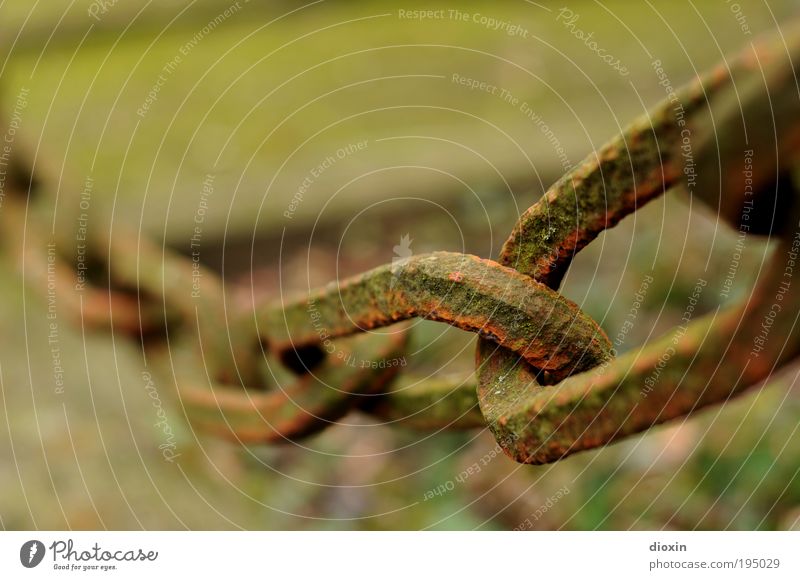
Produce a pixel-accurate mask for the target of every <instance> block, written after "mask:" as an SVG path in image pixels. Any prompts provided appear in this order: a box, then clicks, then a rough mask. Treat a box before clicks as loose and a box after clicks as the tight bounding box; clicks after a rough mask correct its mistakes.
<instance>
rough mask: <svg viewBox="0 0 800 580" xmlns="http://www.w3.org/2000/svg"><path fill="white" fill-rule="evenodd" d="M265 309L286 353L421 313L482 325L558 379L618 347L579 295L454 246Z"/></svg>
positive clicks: (275, 342) (266, 322)
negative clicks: (452, 250)
mask: <svg viewBox="0 0 800 580" xmlns="http://www.w3.org/2000/svg"><path fill="white" fill-rule="evenodd" d="M454 274H455V276H454ZM257 314H258V321H259V324H260V325H261V326H262V327H263V328H268V329H270V337H269V341H268V345H269V347H270V348H271V349H272V350H274V351H276V352H278V353H281V352H284V351H286V350H291V349H301V348H303V347H306V346H308V345H322V346H323V347H325V342H326V341H327V340H330V339H332V338H336V337H340V336H347V335H350V334H354V333H357V332H363V331H365V330H370V329H374V328H379V327H384V326H388V325H390V324H393V323H395V322H398V321H400V320H407V319H409V318H413V317H423V318H427V319H430V320H436V321H439V322H445V323H447V324H450V325H452V326H455V327H458V328H461V329H463V330H468V331H471V332H475V333H476V334H478V335H479V336H482V337H484V338H486V339H488V340H491V341H493V342H495V343H497V344H500V345H503V346H504V347H506V348H508V349H509V350H510V351H512V352H514V353H516V354H518V355H519V356H521V357H523V358H524V359H525V360H526V361H527V362H528V363H529V364H530V365H532V366H533V367H535V368H537V369H540V370H544V371H548V373H549V374H550V375H552V376H553V377H555V378H557V379H558V378H563V377H566V376H568V375H569V374H571V373H573V372H576V371H580V370H583V369H588V368H591V367H593V366H595V365H597V364H599V363H601V362H603V361H605V360H607V359H608V358H609V356H610V353H611V343H610V341H609V340H608V337H606V335H605V333H604V332H603V331H602V330H601V329H600V327H599V326H598V325H597V323H595V322H594V321H593V320H592V319H591V318H589V317H588V316H586V315H585V314H583V313H582V312H581V311H580V309H579V308H578V307H577V306H576V305H575V304H574V303H573V302H571V301H569V300H567V299H566V298H564V297H563V296H561V295H559V294H558V293H557V292H555V291H553V290H551V289H550V288H547V287H546V286H544V285H543V284H540V283H538V282H536V281H534V280H533V279H531V278H530V277H528V276H523V275H521V274H519V273H518V272H516V271H515V270H513V269H511V268H506V267H503V266H500V265H499V264H497V263H496V262H493V261H491V260H484V259H481V258H477V257H475V256H470V255H464V254H455V253H450V252H435V253H432V254H425V255H421V256H414V257H412V258H407V259H405V260H402V261H398V262H397V263H395V264H393V265H390V266H381V267H379V268H376V269H374V270H371V271H369V272H366V273H364V274H361V275H359V276H356V277H354V278H350V279H348V280H344V281H342V282H339V283H333V284H331V285H329V286H327V287H325V288H322V289H320V290H317V291H315V292H312V293H311V294H310V295H309V296H308V297H303V298H301V299H298V300H296V301H293V302H288V303H286V304H277V305H274V304H271V305H267V306H266V307H263V308H261V309H259V310H258V312H257ZM281 328H283V329H284V330H285V332H284V333H280V334H279V332H278V329H281Z"/></svg>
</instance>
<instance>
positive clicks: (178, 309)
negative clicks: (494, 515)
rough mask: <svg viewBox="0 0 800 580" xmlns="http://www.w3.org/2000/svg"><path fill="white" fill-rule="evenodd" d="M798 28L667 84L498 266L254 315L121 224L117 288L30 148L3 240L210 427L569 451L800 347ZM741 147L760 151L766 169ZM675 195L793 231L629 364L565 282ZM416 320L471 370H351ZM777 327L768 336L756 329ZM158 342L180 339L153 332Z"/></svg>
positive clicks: (439, 268) (389, 275) (526, 227)
mask: <svg viewBox="0 0 800 580" xmlns="http://www.w3.org/2000/svg"><path fill="white" fill-rule="evenodd" d="M791 32H792V33H791V34H790V35H789V37H788V40H787V38H785V37H783V36H780V37H770V38H766V39H764V40H762V41H760V42H759V43H756V44H753V45H751V46H750V47H748V48H747V49H746V50H744V51H743V52H742V54H741V55H739V56H738V57H736V58H735V59H733V60H731V61H729V62H727V63H725V64H723V65H720V66H719V67H718V68H717V69H715V70H714V71H712V72H711V73H710V74H708V75H706V76H705V77H703V78H702V79H698V80H697V81H696V82H695V83H693V84H692V85H691V86H689V87H687V88H684V89H682V90H680V91H678V92H675V93H671V94H669V95H668V98H667V99H666V100H665V101H664V102H663V103H661V104H660V105H659V106H657V107H656V108H655V109H654V110H653V111H652V112H651V113H650V114H649V115H645V116H643V117H641V118H640V119H638V120H637V121H635V122H634V123H633V124H632V125H631V126H630V127H629V128H628V129H627V130H626V131H625V132H624V133H623V134H622V135H620V136H618V137H617V138H615V139H614V140H612V141H611V142H610V143H609V144H607V145H606V146H605V147H603V148H602V149H600V150H599V151H597V152H596V153H594V154H592V155H590V156H589V157H588V158H587V159H586V160H585V161H584V162H583V163H582V164H581V165H580V166H579V167H577V168H576V169H575V170H573V171H570V172H569V173H568V174H567V175H565V176H564V177H562V178H561V179H560V180H559V181H558V182H557V183H556V184H555V185H553V186H552V187H551V188H550V189H549V190H548V191H547V192H546V194H545V195H544V196H543V198H542V199H541V200H540V201H539V202H538V203H536V204H535V205H534V206H533V207H531V208H530V209H529V210H528V211H527V212H525V214H524V215H523V216H522V217H521V218H520V220H519V221H518V223H517V224H516V226H515V227H514V230H513V232H512V234H511V236H510V237H509V239H508V240H507V242H506V243H505V245H504V247H503V250H502V252H501V254H500V256H499V258H498V260H497V261H492V260H484V259H480V258H477V257H475V256H469V255H463V254H453V253H447V252H437V253H433V254H428V255H424V256H416V257H413V258H409V259H406V260H403V261H400V262H396V263H393V264H392V265H387V266H383V267H380V268H376V269H375V270H372V271H370V272H367V273H365V274H362V275H360V276H357V277H354V278H351V279H349V280H345V281H343V282H338V283H331V284H330V285H328V286H326V287H325V288H322V289H320V290H317V291H314V292H312V293H311V294H310V295H309V296H303V297H300V298H297V299H294V300H291V301H288V302H281V303H275V302H267V303H265V304H258V305H256V307H255V308H254V309H248V310H247V311H245V312H241V311H239V310H237V309H236V308H233V307H232V306H230V305H229V304H228V303H227V297H226V295H225V291H224V287H223V285H222V282H221V280H220V279H219V277H217V276H216V275H215V274H214V273H213V272H210V271H207V270H205V269H202V268H201V271H200V273H199V274H198V275H194V274H195V273H197V272H196V269H197V265H195V264H192V263H191V262H190V260H188V259H186V258H185V257H183V256H180V255H179V254H177V253H174V252H171V251H170V250H168V249H166V248H164V247H163V246H160V245H158V244H155V243H153V242H150V241H147V240H145V239H143V238H142V237H141V236H139V235H137V234H136V233H135V232H130V231H127V230H125V229H124V228H120V227H118V226H114V228H113V229H111V228H110V229H109V231H108V232H107V233H106V234H105V235H97V236H95V237H94V238H93V240H92V248H91V251H92V252H93V253H94V256H95V258H96V259H97V261H98V262H99V263H101V264H104V266H105V269H104V275H105V284H104V285H103V284H98V283H95V285H87V286H86V287H85V288H81V289H80V290H78V289H76V286H77V285H76V283H75V281H76V272H75V269H74V267H73V265H72V264H70V263H68V261H67V260H65V259H63V258H62V257H61V256H63V255H68V254H67V252H65V251H64V249H65V247H66V248H68V247H69V242H68V241H65V240H64V239H63V238H62V239H60V240H57V238H58V235H57V232H55V231H53V232H51V235H50V236H48V235H47V234H46V233H45V232H46V229H45V228H43V227H42V226H41V223H42V220H41V218H40V217H39V216H37V213H36V206H35V203H34V202H35V199H34V194H35V193H36V187H35V184H34V181H33V179H32V178H31V176H30V175H28V174H27V173H26V172H25V171H24V170H21V169H20V168H24V167H26V165H25V164H24V162H23V161H22V159H21V157H20V155H19V153H18V152H17V153H15V158H14V160H13V161H14V164H15V172H14V179H12V180H10V181H9V182H8V183H7V184H6V185H7V191H6V192H5V195H4V197H3V198H2V200H0V201H2V205H0V220H2V237H3V244H4V248H5V251H6V252H8V253H9V254H11V255H14V256H15V257H16V259H17V263H18V264H19V268H20V272H21V274H22V276H23V278H24V279H25V281H26V282H27V283H30V284H31V285H32V286H33V287H35V288H38V289H44V288H47V286H48V284H52V285H53V286H55V288H56V290H57V293H58V304H59V308H62V309H66V310H68V311H69V312H70V314H71V317H72V318H73V319H74V320H76V321H77V322H79V323H81V324H84V325H88V326H94V327H105V328H110V329H111V330H112V331H117V332H124V333H127V334H130V335H133V336H138V338H139V340H140V341H141V343H142V346H143V348H145V349H146V351H147V352H148V353H150V356H151V360H152V361H153V364H156V365H157V366H159V367H160V368H161V369H162V371H163V372H166V373H169V374H170V375H171V376H172V378H173V379H174V381H175V384H176V385H177V389H178V395H179V397H178V400H177V403H178V404H180V405H181V406H182V407H183V410H184V412H185V414H186V417H187V419H188V421H189V422H190V423H191V424H192V425H193V426H195V427H197V428H198V429H200V430H203V431H207V432H210V433H214V434H217V435H220V436H225V437H229V438H233V439H236V440H239V441H242V442H256V441H268V442H277V441H281V440H292V439H296V438H299V437H303V436H306V435H309V434H311V433H313V432H316V431H318V430H320V429H322V428H324V427H325V426H327V425H328V424H330V423H332V422H335V421H337V420H338V419H340V418H341V417H343V416H344V415H345V414H346V413H348V412H350V411H351V410H353V409H361V410H362V411H365V412H368V413H372V414H373V415H375V416H377V417H378V418H380V419H381V420H382V421H384V422H388V423H398V424H400V425H404V426H408V427H414V428H419V429H441V428H449V429H458V428H474V427H480V426H485V425H488V426H489V427H490V428H491V430H492V431H493V433H494V435H495V437H496V438H497V440H498V442H499V443H500V445H501V446H502V448H503V449H504V450H505V452H506V453H507V454H508V455H509V456H510V457H512V458H514V459H515V460H517V461H520V462H524V463H545V462H550V461H556V460H558V459H561V458H563V457H565V456H567V455H569V454H571V453H573V452H576V451H580V450H585V449H591V448H595V447H599V446H603V445H606V444H608V443H610V442H612V441H614V440H616V439H619V438H620V437H624V436H627V435H631V434H633V433H638V432H641V431H644V430H646V429H648V428H650V427H652V426H653V425H655V424H658V423H662V422H664V421H668V420H671V419H675V418H677V417H681V416H685V415H687V414H689V413H691V412H693V411H695V410H697V409H700V408H702V407H704V406H707V405H710V404H713V403H718V402H721V401H725V400H727V399H729V398H730V397H733V396H735V395H737V394H739V393H741V392H742V391H743V390H745V389H746V388H748V387H750V386H753V385H755V384H758V383H759V382H760V381H763V380H764V379H766V378H767V377H769V376H770V374H771V373H772V372H773V371H774V370H775V369H776V368H778V367H780V366H782V365H785V364H786V363H788V362H789V361H791V360H793V359H795V358H796V357H797V356H798V355H800V325H798V324H797V319H798V316H800V288H799V287H798V286H799V285H798V284H797V283H792V281H791V272H792V269H793V268H794V264H795V259H796V257H797V254H798V250H799V249H800V210H799V209H798V205H799V204H798V196H797V192H796V191H795V181H796V180H794V179H792V176H791V171H792V170H793V169H794V168H795V166H796V163H797V161H798V151H800V147H799V145H800V90H799V89H798V80H797V78H798V74H797V73H798V70H797V66H798V65H797V64H796V63H800V30H798V29H797V28H796V27H795V28H794V29H792V31H791ZM787 42H788V43H789V44H788V45H787ZM745 150H757V151H758V155H756V156H754V159H755V161H754V162H752V167H745V166H744V164H745V161H744V159H743V156H742V152H743V151H745ZM687 152H688V154H687ZM696 168H700V169H696ZM674 188H682V189H684V190H685V191H687V192H688V193H689V194H690V195H691V197H692V198H695V197H696V198H698V199H700V200H701V201H703V202H704V203H705V204H707V205H709V206H710V207H711V208H713V209H714V210H715V211H717V213H718V215H719V216H721V217H722V218H723V219H724V220H725V221H726V222H727V223H728V224H730V225H732V226H733V227H735V228H740V227H741V225H742V223H744V221H743V220H746V221H747V230H748V231H749V232H751V233H754V234H762V235H775V236H778V237H779V238H780V240H781V243H780V245H779V246H778V247H777V248H776V249H775V250H774V257H773V259H772V261H771V263H770V264H769V266H768V268H767V269H766V270H765V271H763V272H762V273H761V274H760V275H759V278H758V282H757V284H756V286H755V288H754V289H753V291H752V292H751V293H750V294H749V295H748V296H746V297H745V299H744V300H743V301H741V302H740V303H739V304H737V305H735V306H732V307H729V308H725V309H720V310H717V311H715V312H712V313H710V314H708V315H706V316H705V317H704V318H702V319H701V320H697V321H695V322H692V323H691V324H690V325H688V326H687V327H679V328H677V329H676V330H674V331H673V332H672V333H669V334H667V335H666V336H664V337H662V338H661V339H658V340H656V341H653V342H651V343H648V344H646V345H645V346H644V347H642V348H641V349H639V350H636V351H633V352H629V353H627V354H625V355H622V356H620V357H618V358H613V354H614V353H613V349H612V346H611V343H610V341H609V339H608V337H607V336H606V335H605V334H604V333H603V331H602V330H601V329H600V327H599V326H598V325H597V323H596V322H594V321H593V320H592V319H591V318H589V317H588V316H587V315H586V314H584V313H583V312H581V311H580V309H579V308H578V306H577V305H575V304H574V303H572V302H570V301H569V300H567V299H565V298H564V297H563V296H561V295H559V294H558V293H557V291H556V290H557V288H558V286H559V283H560V281H561V279H562V277H563V276H564V273H565V272H566V270H567V268H568V266H569V264H570V262H571V260H572V259H573V257H574V256H575V255H576V254H577V252H579V251H580V250H581V249H582V248H584V247H585V246H586V245H587V244H589V243H590V242H591V241H592V240H593V239H595V238H596V237H597V236H598V235H599V234H600V233H601V232H602V231H604V230H605V229H607V228H610V227H613V226H614V225H616V224H617V223H618V222H619V221H620V220H622V219H623V218H624V217H625V216H627V215H629V214H630V213H632V212H634V211H636V210H637V209H639V208H640V207H642V206H643V205H644V204H646V203H647V202H649V201H651V200H653V199H655V198H656V197H658V196H660V195H661V194H663V193H664V192H665V191H667V190H670V189H674ZM787 273H788V274H787ZM198 279H199V280H200V281H201V282H200V283H201V284H202V289H201V291H199V292H198V291H196V290H197V289H196V288H194V287H193V284H196V283H197V280H198ZM776 311H777V312H778V313H779V314H776ZM414 317H422V318H427V319H430V320H436V321H440V322H445V323H447V324H450V325H453V326H456V327H458V328H461V329H464V330H468V331H471V332H474V333H476V334H477V335H478V346H477V354H476V356H477V360H476V368H477V372H476V375H475V376H474V377H456V378H453V377H446V376H438V377H435V378H428V379H425V380H419V379H416V378H415V377H414V376H413V374H410V373H407V372H404V373H403V374H402V376H399V375H400V373H399V371H400V370H401V369H400V367H399V366H391V365H390V366H384V365H378V364H366V365H361V364H352V361H368V362H375V361H386V360H392V359H394V358H397V357H400V356H402V355H403V354H404V353H405V352H406V348H407V343H408V337H409V331H408V325H407V323H402V322H401V321H405V320H408V319H410V318H414ZM765 320H768V321H769V324H770V334H769V337H768V338H764V337H759V334H758V332H757V330H758V329H759V328H761V327H762V325H763V324H764V321H765ZM397 323H400V324H398V325H397V326H393V327H392V329H390V332H388V333H378V332H369V333H366V332H365V331H372V330H374V329H377V328H379V327H385V326H389V325H395V324H397ZM159 333H160V334H164V335H166V336H167V337H168V339H169V340H167V341H153V340H151V337H152V336H153V335H158V334H159ZM264 356H272V357H276V358H277V359H278V360H280V361H281V364H283V365H284V366H285V367H286V368H287V369H289V370H290V371H291V372H292V373H294V374H296V375H297V376H296V379H295V380H294V382H292V383H291V385H290V386H288V387H285V388H282V389H275V388H272V389H270V387H269V386H268V385H269V381H267V380H265V379H264V377H263V376H262V375H263V373H262V371H263V363H262V358H263V357H264ZM655 369H657V370H658V374H657V381H654V380H653V377H654V371H655Z"/></svg>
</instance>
